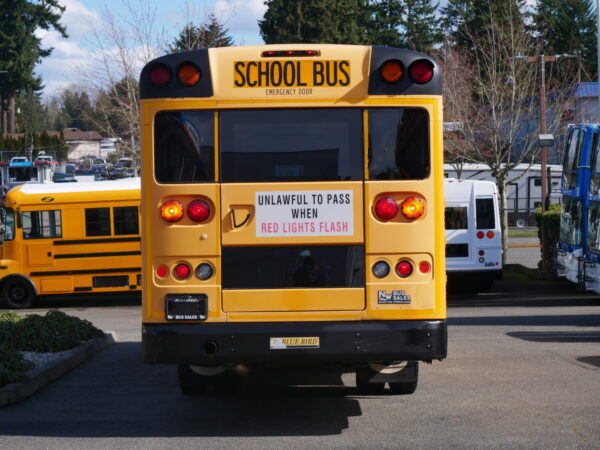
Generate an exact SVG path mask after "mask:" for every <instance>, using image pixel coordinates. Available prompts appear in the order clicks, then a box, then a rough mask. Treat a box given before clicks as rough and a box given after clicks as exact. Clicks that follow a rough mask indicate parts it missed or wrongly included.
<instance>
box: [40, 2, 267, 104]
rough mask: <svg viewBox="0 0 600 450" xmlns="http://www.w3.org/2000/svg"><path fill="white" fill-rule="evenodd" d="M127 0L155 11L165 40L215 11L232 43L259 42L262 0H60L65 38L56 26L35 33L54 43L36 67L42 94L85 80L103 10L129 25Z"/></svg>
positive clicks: (103, 26) (157, 28) (160, 36)
mask: <svg viewBox="0 0 600 450" xmlns="http://www.w3.org/2000/svg"><path fill="white" fill-rule="evenodd" d="M127 2H128V3H129V4H130V5H131V6H133V7H134V8H138V7H140V5H144V6H143V7H144V8H145V10H146V11H153V10H155V12H156V14H155V32H156V38H157V39H158V40H162V41H167V42H169V41H171V40H172V38H173V36H175V35H176V34H177V33H178V31H179V30H181V28H182V27H183V25H185V24H186V23H187V22H189V21H190V20H192V21H194V22H195V23H202V22H203V21H204V19H205V18H206V17H207V16H208V14H209V13H210V12H214V13H215V14H216V15H217V17H218V18H219V21H220V22H221V23H223V24H224V25H225V27H226V28H228V29H229V33H230V34H231V36H233V38H234V40H235V43H236V44H243V45H253V44H260V43H262V39H261V38H260V35H259V30H258V24H257V21H258V20H259V19H261V18H262V16H263V14H264V11H265V6H264V4H263V0H196V1H191V0H167V1H165V0H162V1H156V0H60V3H61V4H62V5H63V6H65V7H66V10H65V12H64V13H63V16H62V20H61V23H63V24H64V25H65V26H66V28H67V33H68V34H69V37H68V38H67V39H64V38H62V37H60V35H59V34H58V33H57V32H55V31H49V32H46V31H43V30H40V31H39V32H38V35H39V36H40V37H42V43H43V45H44V46H45V47H53V48H54V51H53V52H52V55H51V56H49V57H48V58H44V59H43V60H42V62H41V64H39V65H38V66H37V68H36V73H37V74H38V75H40V76H41V77H42V80H43V82H44V85H45V88H44V92H43V97H44V98H45V99H48V98H50V97H52V96H54V95H56V94H57V93H58V92H60V90H61V89H63V88H64V87H67V86H69V85H71V84H82V85H85V84H86V82H85V77H86V76H89V61H90V60H92V59H94V57H95V56H96V55H97V53H98V46H97V43H96V39H95V38H94V33H95V32H98V33H99V34H103V33H106V32H107V26H106V25H107V24H106V21H105V20H103V17H105V14H106V11H109V12H110V13H111V14H113V15H114V16H115V17H116V18H117V21H118V22H119V23H122V24H123V26H124V28H129V29H131V28H132V26H131V24H127V21H128V20H131V19H133V20H134V21H135V20H136V18H135V17H132V15H131V14H130V13H129V11H128V9H127V7H126V6H125V5H126V3H127Z"/></svg>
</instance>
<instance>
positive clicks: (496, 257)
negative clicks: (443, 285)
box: [444, 178, 502, 291]
mask: <svg viewBox="0 0 600 450" xmlns="http://www.w3.org/2000/svg"><path fill="white" fill-rule="evenodd" d="M444 189H445V199H446V273H447V274H448V282H449V283H450V286H452V284H454V283H461V287H463V288H468V290H471V291H487V290H489V289H490V288H491V286H492V283H493V281H494V280H497V279H500V278H502V236H501V231H500V213H499V208H498V191H497V189H496V184H495V183H493V182H491V181H479V180H457V179H454V178H447V179H446V180H444Z"/></svg>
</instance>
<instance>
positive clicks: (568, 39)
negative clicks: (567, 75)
mask: <svg viewBox="0 0 600 450" xmlns="http://www.w3.org/2000/svg"><path fill="white" fill-rule="evenodd" d="M534 29H535V31H536V32H537V34H538V38H539V41H540V47H541V48H540V51H541V52H542V53H543V54H545V55H556V54H577V53H580V54H581V57H582V59H583V61H585V66H586V68H587V75H588V76H589V79H590V80H595V79H596V71H597V60H596V59H597V58H596V13H595V9H594V7H593V5H592V1H591V0H539V1H538V4H537V9H536V13H535V15H534ZM576 64H577V63H576V62H574V61H573V62H572V64H571V65H572V66H575V65H576ZM561 70H567V68H565V67H562V68H561Z"/></svg>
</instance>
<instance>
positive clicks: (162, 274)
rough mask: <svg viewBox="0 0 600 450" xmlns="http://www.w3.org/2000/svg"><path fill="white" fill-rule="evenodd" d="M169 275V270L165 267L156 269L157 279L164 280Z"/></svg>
mask: <svg viewBox="0 0 600 450" xmlns="http://www.w3.org/2000/svg"><path fill="white" fill-rule="evenodd" d="M168 274H169V269H168V268H167V266H158V267H157V268H156V276H157V277H158V278H164V277H166V276H167V275H168Z"/></svg>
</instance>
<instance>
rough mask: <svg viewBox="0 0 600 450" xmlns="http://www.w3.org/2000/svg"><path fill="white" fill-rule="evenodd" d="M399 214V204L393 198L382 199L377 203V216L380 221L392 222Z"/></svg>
mask: <svg viewBox="0 0 600 450" xmlns="http://www.w3.org/2000/svg"><path fill="white" fill-rule="evenodd" d="M396 214H398V204H397V203H396V200H394V199H393V198H391V197H381V198H380V199H379V200H377V201H376V202H375V215H376V216H377V218H378V219H380V220H392V219H393V218H394V217H396Z"/></svg>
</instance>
